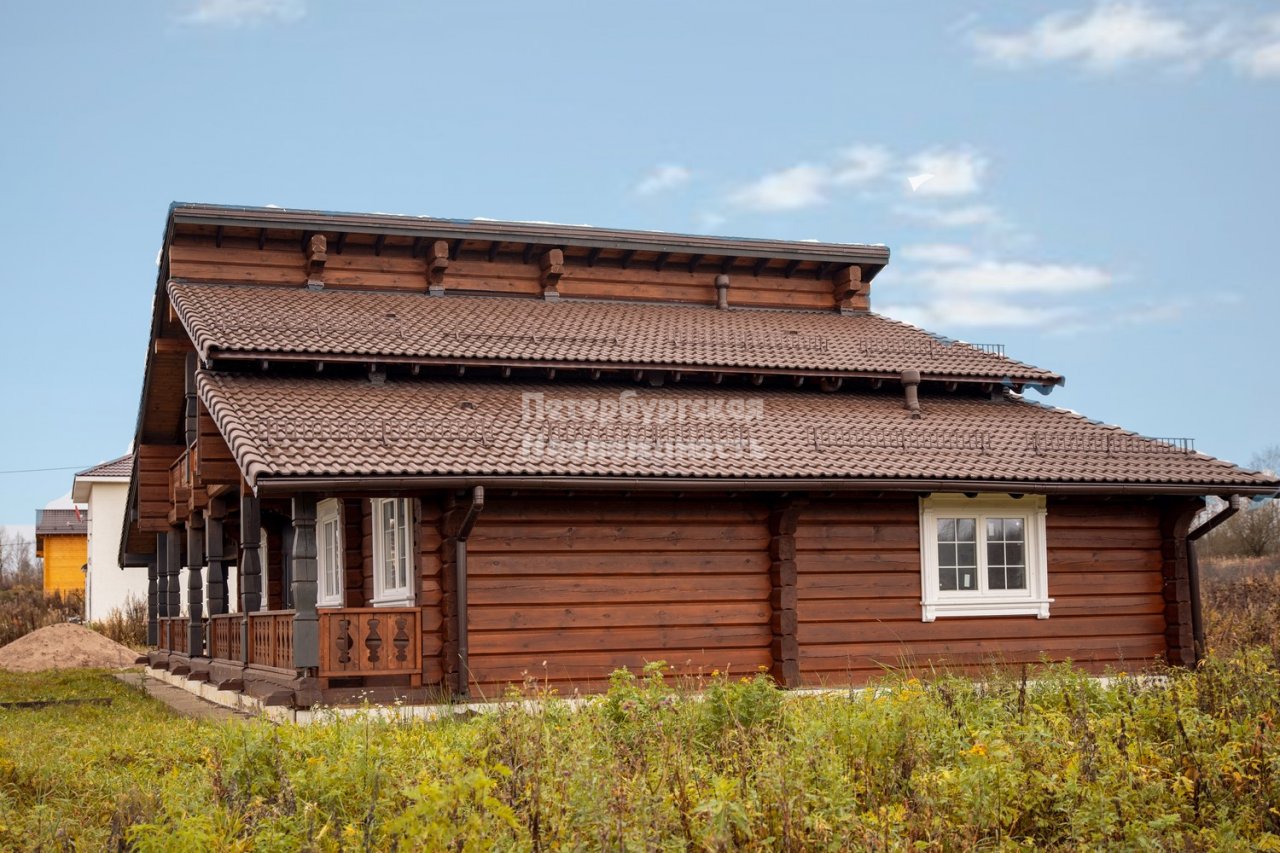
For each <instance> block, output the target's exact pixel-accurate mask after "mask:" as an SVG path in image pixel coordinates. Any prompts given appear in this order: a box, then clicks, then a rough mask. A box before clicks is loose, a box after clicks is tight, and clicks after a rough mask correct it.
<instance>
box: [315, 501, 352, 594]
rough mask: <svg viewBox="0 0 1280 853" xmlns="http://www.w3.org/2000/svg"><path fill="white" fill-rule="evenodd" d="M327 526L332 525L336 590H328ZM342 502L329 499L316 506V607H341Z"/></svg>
mask: <svg viewBox="0 0 1280 853" xmlns="http://www.w3.org/2000/svg"><path fill="white" fill-rule="evenodd" d="M327 524H334V525H335V530H334V562H335V563H336V565H335V566H333V569H334V576H335V578H336V579H337V583H338V588H337V589H332V590H331V589H329V571H328V570H329V565H328V557H327V555H326V553H325V547H324V536H325V533H324V529H325V526H326V525H327ZM342 555H343V551H342V502H341V501H338V500H336V499H333V498H330V499H327V500H323V501H320V502H319V503H318V504H316V607H342V605H343V604H344V602H343V595H344V592H345V590H344V589H343V586H344V584H343V566H342Z"/></svg>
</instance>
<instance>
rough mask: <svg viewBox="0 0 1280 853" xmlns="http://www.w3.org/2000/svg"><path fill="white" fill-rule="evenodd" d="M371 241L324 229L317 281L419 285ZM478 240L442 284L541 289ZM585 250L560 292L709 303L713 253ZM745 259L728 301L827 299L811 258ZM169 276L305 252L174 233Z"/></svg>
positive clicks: (292, 263) (296, 270)
mask: <svg viewBox="0 0 1280 853" xmlns="http://www.w3.org/2000/svg"><path fill="white" fill-rule="evenodd" d="M372 239H373V238H372V237H370V236H367V235H355V234H353V235H349V238H348V240H347V242H346V244H345V246H344V249H343V251H342V252H341V253H339V252H338V251H337V248H336V239H335V237H334V235H330V236H329V250H328V253H327V258H328V260H327V261H326V263H325V267H324V284H325V287H337V288H343V289H348V290H398V291H409V292H414V293H425V292H426V289H427V261H426V259H425V257H423V256H422V255H421V254H420V255H419V256H417V257H414V256H413V253H412V250H411V247H410V245H409V240H408V238H397V239H388V240H387V241H386V243H385V245H384V246H383V249H382V253H381V254H374V248H373V244H372ZM484 248H485V247H484V245H482V244H475V245H474V246H473V247H472V248H471V249H470V250H469V251H468V253H465V254H464V256H463V257H459V258H455V259H453V260H451V261H450V262H449V266H448V268H447V269H446V271H445V276H444V287H445V290H446V292H458V293H503V294H523V295H526V296H541V294H542V284H541V281H540V272H541V270H540V267H539V257H538V255H537V254H536V253H535V254H534V255H533V256H532V258H531V260H530V262H529V263H525V262H524V260H523V256H522V248H523V245H522V244H520V245H514V244H513V245H510V246H508V247H506V251H504V252H503V253H502V254H500V255H499V256H497V257H495V258H494V259H493V260H488V258H487V257H485V253H484ZM586 251H587V250H585V249H581V248H577V249H570V251H568V252H567V253H566V257H565V267H564V275H563V277H562V278H561V279H560V282H559V292H560V294H561V295H562V296H564V297H575V298H584V299H627V300H638V301H656V302H682V303H691V304H700V305H715V304H716V290H715V278H716V275H718V274H719V273H720V272H721V271H722V269H723V268H722V267H721V262H722V260H723V259H722V258H719V257H716V258H707V259H706V260H705V262H704V263H703V264H702V265H701V266H699V267H697V268H696V269H695V270H694V271H693V272H690V271H689V267H688V260H689V258H690V256H689V255H687V254H679V253H677V254H674V255H672V256H671V258H670V260H669V261H668V262H667V263H665V264H664V265H663V267H662V269H661V270H658V269H656V268H655V267H656V266H657V263H656V258H657V254H656V253H654V252H640V253H637V254H636V256H635V257H634V258H633V259H632V261H631V262H629V263H628V264H627V265H626V267H625V268H624V267H623V266H621V264H620V261H619V260H618V258H617V257H616V256H617V255H618V254H619V253H618V252H610V253H609V255H607V256H605V257H604V258H603V259H601V260H600V261H599V262H598V263H596V264H595V265H588V262H587V259H586V257H585V253H586ZM610 256H613V257H610ZM755 264H756V261H755V259H752V258H744V259H742V261H741V263H739V264H736V265H734V266H733V267H731V268H729V269H728V270H727V274H728V276H729V280H730V287H729V303H730V304H731V305H735V306H744V307H745V306H750V307H768V308H807V309H832V308H834V307H835V297H834V293H833V288H834V281H833V280H832V276H831V274H827V275H825V276H824V277H822V278H817V277H816V276H815V274H814V272H813V268H814V265H813V264H812V263H806V264H805V265H804V269H803V270H802V271H800V272H797V273H795V274H794V275H793V276H791V277H787V276H786V275H785V268H786V266H787V263H786V262H785V261H781V260H776V261H772V262H771V263H770V264H769V266H768V267H767V268H765V269H761V270H760V272H759V274H758V275H757V274H756V270H755ZM169 274H170V276H172V277H173V278H177V279H186V280H190V281H203V282H220V283H232V284H275V285H296V286H301V285H303V284H305V283H306V281H307V274H306V260H305V255H304V254H303V251H302V246H301V243H300V242H299V241H295V240H283V239H277V238H273V239H270V240H268V241H267V242H266V244H265V245H264V246H263V247H262V248H261V249H259V248H258V242H257V238H256V237H230V236H228V237H226V238H225V239H224V240H223V242H222V246H221V247H219V246H217V245H216V240H215V238H214V236H213V235H197V234H188V233H183V234H177V235H175V236H174V239H173V243H172V245H171V246H170V248H169ZM858 307H860V308H862V309H864V310H865V309H866V307H867V305H866V300H865V298H860V299H859V300H858Z"/></svg>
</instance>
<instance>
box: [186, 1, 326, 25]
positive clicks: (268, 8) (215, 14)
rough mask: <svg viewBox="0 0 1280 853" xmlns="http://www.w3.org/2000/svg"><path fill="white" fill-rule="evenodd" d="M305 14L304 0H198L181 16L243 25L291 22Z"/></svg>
mask: <svg viewBox="0 0 1280 853" xmlns="http://www.w3.org/2000/svg"><path fill="white" fill-rule="evenodd" d="M305 14H306V6H305V4H304V2H303V0H196V2H195V3H194V4H193V5H192V6H191V8H190V9H189V10H188V11H187V13H186V14H185V15H183V16H182V18H181V20H182V21H183V22H185V23H188V24H208V25H211V26H222V27H242V26H245V25H249V24H261V23H268V22H273V21H274V22H277V23H286V24H287V23H291V22H293V21H297V20H299V19H300V18H301V17H302V16H303V15H305Z"/></svg>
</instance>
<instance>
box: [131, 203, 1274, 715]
mask: <svg viewBox="0 0 1280 853" xmlns="http://www.w3.org/2000/svg"><path fill="white" fill-rule="evenodd" d="M888 260H889V252H888V250H887V249H886V248H884V247H882V246H866V245H849V244H822V243H809V242H780V241H771V240H747V239H721V238H712V237H701V236H684V235H675V234H665V233H645V232H632V231H616V230H606V229H596V228H586V227H567V226H557V225H545V224H530V223H506V222H492V221H457V220H442V219H430V218H422V217H405V216H388V215H381V214H379V215H354V214H338V213H321V212H313V211H296V210H284V209H277V208H235V207H220V206H210V205H197V204H175V205H174V206H173V207H172V208H171V209H170V212H169V217H168V222H167V227H166V230H165V236H164V245H163V249H162V252H161V255H160V266H159V276H158V281H157V290H156V298H155V307H154V315H153V317H152V327H151V340H150V343H149V347H148V351H147V362H146V372H145V376H144V378H143V387H142V398H141V404H140V407H139V417H138V426H137V435H136V447H137V454H136V457H135V463H134V470H133V478H132V482H131V487H130V495H129V511H128V513H127V518H126V522H125V531H124V536H123V541H122V546H121V549H122V552H121V558H122V562H123V563H124V564H125V565H130V566H139V567H141V566H145V567H146V568H147V571H148V572H149V578H150V598H149V602H150V611H149V612H150V625H149V632H150V633H149V636H150V641H151V643H152V644H153V645H154V647H155V651H154V652H152V654H151V655H150V660H151V664H152V665H153V666H155V667H160V668H167V669H169V670H170V671H171V672H174V673H187V674H188V675H189V677H190V678H192V679H206V680H210V681H213V682H216V683H217V684H220V685H221V686H223V687H224V688H229V689H237V690H243V691H246V692H249V693H251V694H253V695H255V696H257V697H259V698H261V699H263V700H265V701H267V702H269V703H271V702H275V703H287V704H291V705H293V706H295V707H310V706H312V705H315V704H317V703H339V702H342V701H345V700H347V699H350V698H352V697H355V696H366V697H367V696H372V697H374V698H375V699H391V698H393V697H399V698H401V699H403V700H408V701H430V700H431V699H434V698H438V697H441V696H445V695H451V696H455V697H459V696H468V697H472V698H481V697H485V696H489V697H492V696H494V695H496V694H498V693H500V692H501V690H502V689H503V687H504V685H506V684H508V683H511V682H520V681H521V680H522V678H524V677H525V676H526V675H532V676H535V677H537V678H539V679H541V680H546V681H549V682H551V683H554V684H556V685H558V686H560V687H561V689H563V690H572V689H575V688H576V689H582V690H593V689H598V688H599V687H600V686H601V685H603V684H604V683H605V681H606V679H607V678H608V675H609V673H610V672H611V671H612V670H614V669H616V668H618V667H624V666H627V667H632V668H635V667H640V666H642V665H643V664H645V663H646V662H648V661H653V660H665V661H667V662H668V663H670V664H671V665H672V666H674V667H675V668H676V669H677V670H678V671H682V672H694V671H698V670H703V671H708V670H712V669H719V670H722V671H730V672H735V673H749V672H755V671H758V670H767V671H769V672H771V673H772V674H773V676H774V677H775V678H776V679H777V680H778V682H779V683H781V684H783V685H786V686H801V685H823V684H827V685H832V684H841V685H843V684H858V683H861V682H863V681H864V680H865V679H867V678H868V677H869V676H870V675H872V674H874V673H876V672H879V671H880V670H881V668H882V667H884V666H898V665H923V664H930V665H936V666H953V667H961V668H965V667H973V666H976V665H979V664H984V663H986V662H989V661H996V662H1003V663H1013V664H1017V663H1022V662H1028V661H1032V662H1033V661H1036V660H1039V659H1040V658H1041V657H1042V656H1047V657H1049V658H1052V659H1065V658H1070V659H1072V660H1074V661H1077V662H1079V663H1080V664H1081V665H1083V666H1086V667H1088V668H1090V669H1091V670H1094V671H1101V670H1102V669H1104V668H1106V667H1109V666H1113V667H1129V666H1133V665H1137V664H1140V663H1141V662H1144V661H1151V660H1155V659H1165V660H1167V661H1170V662H1173V663H1177V664H1191V663H1193V662H1194V661H1195V660H1196V657H1197V654H1198V651H1197V649H1198V647H1197V641H1198V640H1200V639H1201V638H1202V635H1201V634H1200V633H1199V630H1200V629H1199V622H1198V613H1199V611H1198V591H1197V587H1196V584H1197V574H1196V568H1195V563H1194V549H1193V547H1192V546H1191V544H1190V543H1191V539H1192V538H1194V537H1195V536H1196V535H1198V534H1199V532H1201V530H1192V523H1193V518H1194V516H1195V514H1196V513H1197V512H1198V511H1199V510H1200V509H1201V508H1202V507H1203V506H1204V501H1203V497H1204V496H1206V495H1221V496H1224V497H1228V498H1231V499H1233V503H1232V504H1230V506H1231V507H1232V508H1234V507H1236V506H1238V505H1239V500H1240V499H1242V498H1246V497H1248V496H1255V495H1265V494H1272V493H1274V492H1276V491H1277V489H1278V488H1280V484H1278V483H1277V482H1275V481H1274V480H1273V479H1270V478H1268V477H1266V476H1264V475H1262V474H1259V473H1256V472H1251V471H1246V470H1243V469H1241V468H1238V467H1235V466H1233V465H1231V464H1229V463H1226V462H1222V461H1219V460H1216V459H1213V458H1210V457H1208V456H1205V455H1203V454H1200V453H1197V452H1195V451H1194V450H1193V449H1192V448H1191V447H1190V445H1189V443H1188V442H1186V441H1183V440H1171V439H1158V438H1148V437H1143V436H1139V435H1136V434H1134V433H1131V432H1128V431H1125V430H1122V429H1120V428H1118V427H1113V426H1108V425H1104V424H1100V423H1097V422H1094V421H1090V420H1087V419H1086V418H1084V417H1081V416H1079V415H1077V414H1075V413H1071V412H1067V411H1063V410H1059V409H1055V408H1052V407H1049V406H1046V405H1043V404H1039V403H1035V402H1032V401H1031V400H1029V399H1026V398H1024V396H1023V394H1024V393H1026V392H1028V391H1029V390H1033V389H1034V390H1036V391H1038V392H1039V393H1047V392H1048V391H1050V390H1052V388H1053V387H1054V386H1056V385H1059V384H1061V383H1062V381H1063V380H1062V377H1061V376H1060V375H1058V374H1056V373H1053V372H1051V371H1048V370H1044V369H1041V368H1037V367H1034V366H1031V365H1028V364H1023V363H1021V362H1018V361H1015V360H1013V359H1011V358H1008V357H1006V356H1005V354H1004V352H1003V350H1002V348H1000V347H998V346H989V345H977V344H968V343H962V342H959V341H953V340H949V339H947V338H944V337H940V336H937V335H934V334H930V333H928V332H925V331H922V330H920V329H917V328H915V327H912V326H908V325H905V324H901V323H898V322H895V321H893V320H891V319H888V318H885V317H882V316H879V315H877V314H875V313H873V312H872V311H871V310H870V290H871V286H872V283H873V281H874V279H875V277H876V275H877V274H878V273H879V272H880V270H881V269H883V267H884V266H885V264H886V263H887V262H888ZM1230 511H1232V509H1230V508H1229V509H1228V510H1227V512H1230ZM1221 517H1222V516H1219V519H1220V518H1221ZM1211 523H1213V522H1211ZM182 569H186V570H187V586H188V594H187V600H188V602H189V604H188V607H187V609H186V611H185V612H182V611H181V608H180V600H181V595H180V591H179V588H178V580H179V576H180V572H181V570H182ZM231 577H234V578H235V579H236V580H237V582H238V584H237V585H238V590H239V594H238V598H237V600H234V601H232V600H228V595H227V589H228V579H229V578H231Z"/></svg>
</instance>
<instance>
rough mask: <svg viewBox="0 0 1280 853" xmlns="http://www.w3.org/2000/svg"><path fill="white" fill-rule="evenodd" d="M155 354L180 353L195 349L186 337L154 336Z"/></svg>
mask: <svg viewBox="0 0 1280 853" xmlns="http://www.w3.org/2000/svg"><path fill="white" fill-rule="evenodd" d="M153 349H154V350H155V354H156V355H181V354H183V353H187V352H191V351H192V350H194V349H195V347H194V346H193V345H192V343H191V340H190V339H189V338H187V337H185V336H184V337H181V338H156V340H155V344H154V345H153Z"/></svg>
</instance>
